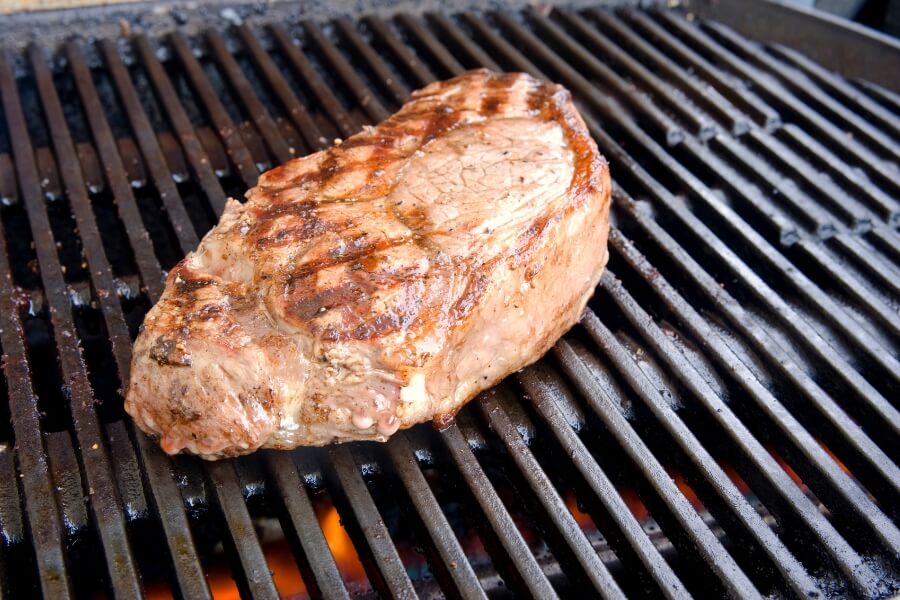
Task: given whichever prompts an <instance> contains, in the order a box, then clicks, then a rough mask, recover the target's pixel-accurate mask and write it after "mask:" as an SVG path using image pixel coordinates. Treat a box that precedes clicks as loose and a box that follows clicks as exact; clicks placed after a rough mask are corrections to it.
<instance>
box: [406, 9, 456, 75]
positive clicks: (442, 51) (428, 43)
mask: <svg viewBox="0 0 900 600" xmlns="http://www.w3.org/2000/svg"><path fill="white" fill-rule="evenodd" d="M397 22H398V23H399V24H400V25H401V26H402V27H403V29H404V30H405V31H406V32H407V33H408V34H409V35H410V36H411V37H412V39H413V41H414V42H415V45H417V46H419V47H420V48H422V49H423V50H425V51H426V52H427V53H428V55H429V56H431V58H432V59H434V60H435V61H436V62H437V63H438V64H439V65H440V66H441V68H442V69H444V72H445V73H447V74H448V75H452V74H454V73H462V72H463V71H465V70H466V69H465V67H463V66H462V65H461V64H460V63H459V62H458V61H457V60H456V59H455V58H454V57H453V55H452V54H450V52H448V51H447V49H446V48H444V46H443V45H442V44H440V43H438V41H437V40H436V39H435V38H434V37H433V36H432V35H431V34H429V33H428V31H427V30H426V29H425V27H423V26H422V24H421V23H420V22H419V20H418V19H416V18H415V17H413V16H411V15H407V14H401V15H398V16H397ZM432 71H433V69H432Z"/></svg>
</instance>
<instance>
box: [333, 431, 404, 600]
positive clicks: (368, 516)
mask: <svg viewBox="0 0 900 600" xmlns="http://www.w3.org/2000/svg"><path fill="white" fill-rule="evenodd" d="M328 456H329V458H330V459H331V464H332V466H333V468H334V470H335V473H337V476H338V479H339V480H340V483H341V488H342V489H343V491H344V495H345V496H346V497H347V501H348V502H349V503H350V506H351V507H352V508H353V513H354V514H355V515H356V518H357V521H358V523H359V527H360V529H361V530H362V534H363V536H364V537H365V539H366V543H367V544H368V545H369V548H370V550H371V552H372V557H373V558H374V561H375V563H376V564H377V565H378V569H377V570H376V569H371V568H367V569H366V571H367V572H368V573H369V576H370V577H371V578H372V580H374V581H375V582H376V583H379V584H381V585H382V587H383V588H384V591H385V592H387V593H388V594H389V595H390V596H391V597H393V598H398V599H403V598H410V599H411V598H417V597H418V596H417V595H416V590H415V588H413V585H412V581H410V579H409V575H408V574H407V573H406V568H405V567H404V566H403V563H402V562H401V561H400V555H399V554H397V547H396V546H394V543H393V542H392V541H391V536H390V534H389V533H388V531H387V528H386V527H385V525H384V522H383V521H382V520H381V518H380V516H379V514H378V508H376V506H375V502H374V501H373V500H372V496H371V495H370V494H369V490H368V489H366V482H365V481H363V478H362V475H360V472H359V466H358V465H357V464H356V461H355V460H354V459H353V455H352V454H351V451H350V449H349V448H348V447H346V446H337V447H334V448H332V449H330V450H329V452H328Z"/></svg>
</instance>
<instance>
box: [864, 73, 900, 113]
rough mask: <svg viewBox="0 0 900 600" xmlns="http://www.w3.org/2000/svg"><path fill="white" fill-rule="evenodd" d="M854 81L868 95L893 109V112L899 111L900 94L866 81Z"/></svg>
mask: <svg viewBox="0 0 900 600" xmlns="http://www.w3.org/2000/svg"><path fill="white" fill-rule="evenodd" d="M854 83H855V84H856V85H857V86H858V87H860V88H862V89H863V90H865V91H866V93H867V94H869V96H871V97H873V98H875V99H876V100H878V102H879V103H881V104H883V105H884V106H886V107H888V108H891V109H893V111H894V112H895V113H900V95H898V94H897V93H896V92H892V91H891V90H889V89H886V88H883V87H881V86H880V85H877V84H874V83H870V82H868V81H862V80H857V81H855V82H854Z"/></svg>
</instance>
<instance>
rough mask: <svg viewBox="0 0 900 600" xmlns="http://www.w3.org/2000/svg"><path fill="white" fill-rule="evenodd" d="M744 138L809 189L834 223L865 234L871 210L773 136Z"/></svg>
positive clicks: (757, 132)
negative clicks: (835, 219)
mask: <svg viewBox="0 0 900 600" xmlns="http://www.w3.org/2000/svg"><path fill="white" fill-rule="evenodd" d="M748 138H749V139H751V140H753V142H754V143H755V146H756V147H757V148H759V149H761V150H763V151H764V152H765V153H766V156H765V158H766V159H767V160H769V161H773V162H776V163H777V164H778V167H779V168H780V169H782V170H783V171H784V172H787V173H788V174H789V175H790V176H793V177H795V178H797V179H799V181H800V182H802V183H803V184H805V185H806V186H809V188H810V191H811V193H813V194H814V195H815V198H816V199H817V200H818V201H819V203H821V204H822V205H823V206H824V207H825V208H826V209H827V210H828V211H829V212H830V213H832V214H833V215H835V216H836V217H837V218H838V220H840V221H841V222H843V223H847V224H848V225H850V227H852V228H853V230H854V231H856V232H858V233H862V232H864V231H867V230H868V229H869V228H871V227H872V224H873V222H874V221H875V219H877V218H878V217H876V216H875V215H873V214H872V211H871V209H869V208H868V207H866V206H864V205H863V204H862V203H861V202H859V201H858V200H857V199H856V198H854V197H852V196H850V195H848V194H846V193H844V192H843V191H842V190H841V189H840V188H838V187H837V185H836V184H835V182H834V181H833V180H832V179H831V178H830V177H829V178H826V177H824V176H823V173H822V172H821V171H820V170H818V169H816V168H814V167H813V166H812V165H810V164H809V163H807V162H806V160H805V159H804V158H803V157H801V156H800V155H799V154H797V153H796V152H794V150H793V149H791V147H790V146H788V145H787V144H784V143H783V142H781V141H780V140H779V139H778V138H777V137H775V136H773V135H771V134H769V133H767V132H764V131H761V130H752V131H750V132H749V133H748V134H747V136H746V137H745V138H744V139H745V140H747V139H748Z"/></svg>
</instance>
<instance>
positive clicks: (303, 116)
mask: <svg viewBox="0 0 900 600" xmlns="http://www.w3.org/2000/svg"><path fill="white" fill-rule="evenodd" d="M238 32H239V35H240V38H241V41H242V42H243V43H244V47H245V48H246V49H247V52H249V54H250V58H251V59H252V60H253V62H254V64H255V65H256V66H257V68H259V69H260V70H261V71H262V72H263V75H265V77H266V79H267V80H268V81H269V85H271V86H272V90H274V92H275V94H276V95H277V96H278V99H279V100H280V101H281V103H282V104H283V105H284V107H285V108H286V109H287V114H288V116H289V117H290V119H291V120H292V121H293V122H294V125H296V126H297V128H298V130H299V131H300V134H301V135H302V136H303V139H304V141H305V142H306V146H307V149H310V150H321V149H322V147H323V142H322V140H323V138H322V134H321V133H320V132H319V128H318V127H317V126H316V124H315V122H314V121H313V120H312V117H311V116H310V115H309V113H308V112H307V111H306V108H304V106H303V105H302V104H301V103H300V101H299V100H298V99H297V96H296V95H294V92H293V91H292V90H291V87H290V85H288V83H287V81H286V80H285V78H284V77H283V76H282V75H281V73H280V72H279V71H278V68H277V67H276V66H275V63H274V62H273V61H272V59H271V58H270V57H269V55H268V54H267V53H266V51H265V50H263V48H262V46H261V45H260V43H259V40H257V38H256V36H255V35H253V31H252V30H251V29H250V28H249V27H247V26H246V25H242V26H241V27H240V28H239V29H238ZM249 93H251V94H252V91H250V92H249ZM288 150H289V151H290V150H291V149H290V148H288ZM290 154H295V152H290ZM282 160H283V159H282Z"/></svg>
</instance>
